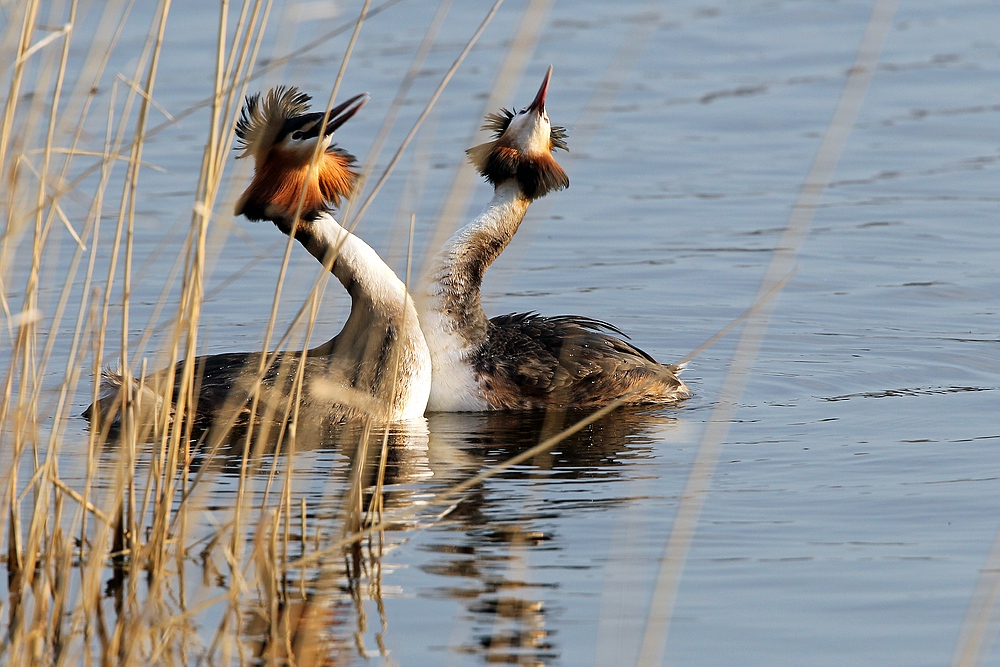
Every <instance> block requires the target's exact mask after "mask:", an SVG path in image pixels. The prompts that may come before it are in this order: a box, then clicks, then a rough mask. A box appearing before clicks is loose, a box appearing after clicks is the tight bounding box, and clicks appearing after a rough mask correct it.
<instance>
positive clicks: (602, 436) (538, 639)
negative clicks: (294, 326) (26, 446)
mask: <svg viewBox="0 0 1000 667" xmlns="http://www.w3.org/2000/svg"><path fill="white" fill-rule="evenodd" d="M583 416H585V414H580V413H575V412H549V413H548V414H545V413H538V412H527V413H502V412H492V413H439V414H431V415H429V416H428V417H427V419H426V421H425V420H417V421H415V422H412V423H410V422H408V423H406V424H405V425H396V426H394V427H393V428H392V429H390V430H389V432H388V435H387V436H386V435H385V434H384V431H383V430H382V429H380V428H379V427H374V428H372V429H371V430H370V431H369V432H368V433H367V434H364V432H363V430H362V429H355V430H350V429H345V428H343V426H342V425H341V426H339V427H337V428H326V427H325V426H324V425H323V424H322V423H314V422H310V420H309V419H308V418H307V417H308V415H304V416H303V417H304V418H303V420H302V423H301V424H300V425H299V426H300V428H299V429H297V430H296V431H295V435H296V437H295V438H291V436H290V434H289V432H288V430H287V428H286V429H285V431H282V428H281V426H280V425H277V426H275V427H274V428H271V429H268V430H267V432H266V433H267V434H268V435H267V437H266V438H260V439H258V438H251V439H250V440H251V442H253V443H255V444H256V446H257V447H256V451H253V452H249V453H247V452H245V451H244V450H243V448H242V446H241V445H240V444H239V443H238V442H227V443H225V446H224V447H219V448H218V449H217V451H216V452H215V454H214V455H212V456H210V455H209V454H207V453H205V452H201V453H200V454H198V455H196V456H194V458H193V460H196V461H198V462H199V464H197V465H192V466H191V468H190V472H191V474H192V478H193V477H195V476H198V475H200V481H199V483H198V485H197V486H196V487H195V489H194V492H193V493H192V495H191V496H190V498H189V499H188V501H187V506H186V511H188V512H190V513H191V514H192V516H195V515H198V516H204V515H205V514H209V515H211V516H212V517H213V519H212V521H211V522H212V524H214V525H215V526H223V528H222V529H221V530H222V531H223V532H224V531H225V530H227V528H225V526H226V523H227V521H228V520H229V519H228V516H229V515H230V513H231V512H232V511H233V507H234V506H235V505H236V503H237V502H238V501H237V497H238V495H237V493H236V488H237V485H236V483H235V480H236V479H237V478H238V477H239V476H240V475H241V471H242V474H243V475H245V478H244V479H245V482H244V483H245V489H246V491H245V499H244V501H243V503H244V504H243V508H244V512H245V514H244V518H243V519H242V526H243V527H242V528H241V530H242V532H243V539H244V545H245V547H244V548H245V551H244V553H246V554H247V557H244V560H243V561H242V562H249V563H251V564H252V567H250V568H249V569H250V570H251V571H252V577H253V579H251V584H250V585H249V586H246V587H245V588H244V590H245V591H246V593H243V594H240V595H238V596H233V595H230V594H229V592H231V590H232V586H234V585H235V584H234V583H233V582H234V579H233V575H232V574H230V573H231V572H232V563H231V562H230V561H229V560H228V556H227V555H226V550H225V549H224V548H218V544H217V543H213V542H212V541H213V540H218V538H217V537H215V536H214V535H213V534H206V535H205V536H204V538H202V539H203V543H205V544H207V545H208V546H205V547H204V548H203V550H202V552H201V558H200V559H197V558H196V556H197V554H198V548H201V547H198V548H195V549H192V550H190V553H191V556H192V557H190V558H187V559H186V566H185V574H184V575H183V576H184V582H185V583H184V584H182V585H183V586H185V587H186V588H187V591H188V595H190V594H191V591H193V590H196V589H197V588H198V587H199V585H200V587H201V589H203V593H200V594H199V597H200V596H201V595H204V596H205V597H208V596H210V595H216V596H220V597H221V598H223V599H227V600H231V602H226V603H224V604H227V605H228V604H233V605H237V608H238V611H236V613H237V615H238V618H239V619H240V623H239V627H240V632H239V642H240V644H241V645H242V647H243V648H242V650H244V651H245V652H246V653H247V654H249V655H253V656H256V658H257V659H258V660H260V661H262V662H263V663H265V664H274V663H278V664H281V663H284V662H288V663H291V662H294V663H295V664H298V665H310V664H315V665H321V664H326V665H331V664H345V663H351V662H352V661H356V660H357V657H358V656H359V655H360V656H364V657H371V656H372V655H386V654H391V652H392V649H393V644H394V638H393V633H392V629H393V621H394V619H393V616H392V612H393V605H392V604H391V603H392V598H393V597H398V596H399V595H401V594H402V595H407V596H412V595H415V594H416V595H428V594H429V595H432V596H434V597H437V598H441V597H444V598H450V599H452V600H454V601H455V602H456V603H458V604H460V605H461V606H463V607H464V608H465V609H467V611H468V614H467V615H465V617H466V618H470V619H471V626H470V628H469V629H468V631H467V632H466V633H465V638H464V639H460V640H457V641H456V642H454V643H455V644H457V645H455V646H452V650H455V651H458V652H461V653H471V654H475V655H478V656H480V657H482V658H483V659H485V660H486V661H489V662H501V663H516V664H535V663H547V662H550V661H552V660H555V659H558V656H559V654H560V647H559V642H558V638H557V637H554V636H552V635H551V634H550V632H549V630H548V628H549V627H551V625H552V617H553V614H556V615H558V614H563V613H565V611H563V610H560V609H559V608H558V607H556V608H553V607H550V606H549V605H548V603H547V596H548V593H547V591H548V590H549V589H551V588H552V587H553V586H555V585H556V584H555V581H556V580H557V577H556V576H553V577H552V579H551V580H546V579H545V577H546V572H547V571H550V570H549V569H547V568H537V567H533V568H531V569H530V570H529V568H528V567H527V563H528V562H529V560H530V559H531V558H532V556H531V554H532V552H534V551H537V550H541V551H544V552H546V554H547V555H546V556H545V557H546V558H550V557H551V552H553V551H560V550H562V549H564V548H565V547H564V546H563V545H564V544H565V542H566V537H567V536H564V535H561V534H559V533H558V532H556V531H555V530H554V529H553V526H560V525H564V523H565V522H564V521H562V520H556V519H559V518H563V519H565V518H567V517H571V516H572V514H573V513H577V512H581V511H594V510H595V509H603V508H607V507H614V506H620V505H623V504H626V503H628V502H629V498H625V497H617V496H615V495H614V494H613V493H612V492H611V491H610V489H609V487H607V486H605V484H604V483H605V482H610V481H615V480H618V479H622V478H623V477H626V478H627V470H628V467H629V466H631V465H634V464H636V463H639V462H641V461H642V460H643V459H645V458H648V457H649V455H650V452H651V451H652V448H653V446H654V443H658V442H662V440H663V431H664V429H665V428H670V426H671V424H672V423H673V421H674V420H673V419H671V418H670V417H669V416H668V415H667V413H665V412H663V411H656V410H653V411H649V410H643V409H638V408H630V409H622V410H618V411H616V412H613V413H612V414H610V415H608V416H606V417H604V418H602V419H599V420H597V421H596V422H595V423H593V424H591V425H589V426H588V427H586V428H585V429H584V430H582V431H581V432H579V433H577V434H575V435H573V436H571V437H569V438H568V439H566V440H565V441H563V442H561V443H559V444H558V445H557V446H556V447H555V448H553V450H552V451H551V452H547V453H544V454H540V455H538V456H536V457H535V458H534V459H531V460H529V461H526V462H524V463H522V464H520V465H518V466H515V467H513V468H510V469H508V470H505V471H503V472H502V473H499V475H498V476H497V477H495V478H493V479H491V480H488V481H486V482H483V483H480V484H478V485H476V486H475V487H473V488H471V489H469V490H468V491H466V492H464V493H462V494H461V495H460V496H456V497H452V498H450V499H449V500H448V501H447V503H444V504H439V505H429V504H428V501H431V500H433V499H434V498H435V496H437V494H441V493H442V492H444V491H447V490H448V489H450V488H451V487H452V486H454V485H455V484H456V483H459V482H461V481H464V480H466V479H469V478H470V477H472V476H474V475H476V474H478V473H480V472H482V471H484V470H486V469H488V468H489V467H491V466H493V465H497V464H500V463H503V462H504V461H506V460H508V459H509V458H511V457H512V456H515V455H517V454H520V453H522V452H525V451H526V450H528V449H530V448H531V447H533V446H534V445H536V444H538V442H539V441H541V440H542V439H544V438H545V437H548V436H549V435H552V434H554V433H555V432H557V431H558V430H560V429H561V428H562V427H563V426H564V425H569V424H571V423H573V422H575V421H576V420H578V419H579V418H581V417H583ZM280 433H284V436H283V437H284V440H283V441H282V444H281V447H280V453H279V455H278V456H274V455H273V452H274V451H276V450H278V449H279V447H278V438H277V437H276V436H277V434H280ZM236 435H242V434H236ZM362 436H364V437H362ZM237 439H238V438H236V437H235V436H234V440H237ZM239 442H245V440H241V441H239ZM359 444H363V446H362V447H359ZM245 454H246V456H244V455H245ZM149 456H152V454H149ZM199 457H200V458H199ZM244 460H245V461H246V463H244ZM106 461H107V462H108V463H110V462H111V457H110V456H107V458H106ZM361 461H365V465H364V466H363V467H361V466H360V462H361ZM199 465H200V467H199ZM244 465H245V466H246V467H245V468H244V467H243V466H244ZM359 469H361V470H363V473H361V474H359V473H358V470H359ZM632 474H634V473H632ZM109 475H110V471H109ZM286 475H287V476H289V477H288V484H287V487H286V489H287V490H285V489H283V488H282V486H283V484H284V483H285V482H284V480H285V476H286ZM142 477H144V475H136V477H135V478H136V479H140V478H142ZM110 479H112V478H111V477H110V476H107V477H105V480H106V481H107V480H110ZM578 481H586V484H584V485H580V484H577V482H578ZM525 482H527V483H525ZM582 488H586V493H584V492H583V491H581V489H582ZM602 489H603V490H602ZM139 491H141V489H139ZM286 493H287V494H288V495H287V497H285V494H286ZM268 494H270V495H268ZM581 494H582V496H581ZM448 503H450V504H448ZM300 508H301V509H300ZM279 509H281V510H283V511H284V514H283V515H279V514H278V510H279ZM378 521H381V522H382V523H380V524H379V527H377V529H376V530H374V531H373V532H371V533H370V534H368V535H366V536H365V537H364V538H363V539H361V540H360V541H356V542H353V543H352V544H351V545H349V546H348V547H347V548H345V549H334V550H330V551H329V552H328V553H327V554H325V557H324V558H322V559H321V560H318V561H312V562H310V563H308V564H304V565H302V566H299V565H297V564H296V563H297V561H298V559H300V558H301V557H303V556H311V555H313V554H316V553H317V552H318V551H321V550H325V549H328V548H329V547H330V545H331V544H334V543H335V542H337V541H338V540H339V539H340V538H341V537H342V536H343V534H344V533H345V532H350V530H352V529H357V528H363V527H365V526H367V525H368V524H369V523H371V522H378ZM189 523H190V525H192V526H193V525H195V524H197V525H198V526H199V528H197V530H204V531H205V532H206V533H211V532H212V531H214V530H215V529H214V528H212V527H211V526H209V522H205V521H203V520H199V521H195V520H193V519H191V520H189ZM416 529H429V530H430V532H429V533H427V534H425V535H424V537H423V538H422V539H423V541H424V542H423V543H424V545H425V546H423V547H421V548H422V549H423V548H426V550H427V551H429V552H430V556H429V557H428V558H425V559H424V561H425V564H424V565H423V566H422V570H423V571H424V572H426V573H429V574H432V575H437V576H440V577H444V579H441V580H440V581H441V584H440V585H439V586H437V587H436V588H432V589H431V591H430V592H429V593H428V592H427V591H426V590H425V591H401V590H400V588H399V586H400V584H399V583H397V582H395V581H393V577H392V574H391V573H392V572H394V571H395V567H394V565H393V563H392V561H391V559H392V556H391V554H392V553H393V549H394V548H396V547H398V546H399V545H400V544H402V543H404V542H405V541H406V540H408V539H409V538H410V537H411V536H412V534H413V531H414V530H416ZM140 530H141V527H140ZM189 530H194V529H189ZM188 537H189V540H188V541H189V543H190V541H191V539H198V538H195V537H194V536H192V535H189V536H188ZM225 539H226V540H228V537H226V538H225ZM287 564H291V565H290V566H289V567H286V565H287ZM529 572H530V574H529ZM123 583H124V582H123V581H122V580H121V579H120V578H119V579H117V583H115V582H114V581H109V582H108V585H109V591H108V592H109V594H113V591H111V590H110V589H111V588H118V587H119V586H121V585H122V584H123ZM166 585H168V586H173V585H175V584H174V583H172V582H171V583H168V584H166ZM178 585H181V584H178ZM220 593H221V594H222V595H220ZM176 597H177V598H178V599H180V598H182V597H183V596H181V595H179V594H178V595H177V596H176ZM165 611H167V610H165ZM182 611H183V610H182V609H180V608H178V609H175V610H174V611H173V612H172V613H181V612H182ZM460 617H461V616H460ZM396 622H397V623H399V620H398V619H397V621H396ZM446 636H458V637H461V636H462V635H461V634H458V635H456V634H455V633H454V632H451V633H449V635H446ZM445 642H447V640H446V639H444V640H443V643H445ZM396 648H397V649H398V648H399V647H396Z"/></svg>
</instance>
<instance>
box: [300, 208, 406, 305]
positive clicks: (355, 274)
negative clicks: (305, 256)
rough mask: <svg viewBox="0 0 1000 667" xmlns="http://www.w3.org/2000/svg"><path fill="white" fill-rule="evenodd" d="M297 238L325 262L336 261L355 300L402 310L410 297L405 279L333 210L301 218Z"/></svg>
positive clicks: (337, 271) (340, 276)
mask: <svg viewBox="0 0 1000 667" xmlns="http://www.w3.org/2000/svg"><path fill="white" fill-rule="evenodd" d="M282 231H285V230H282ZM286 233H287V232H286ZM295 240H297V241H298V242H299V243H301V244H302V245H303V246H304V247H305V249H306V250H308V251H309V253H310V254H311V255H312V256H313V257H315V258H316V259H318V260H319V261H320V262H322V263H323V264H324V265H326V266H329V265H330V263H331V262H332V263H333V268H332V271H333V275H335V276H336V277H337V280H339V281H340V283H341V284H342V285H343V286H344V289H346V290H347V291H348V292H349V293H350V295H351V298H352V299H354V300H355V301H361V302H366V303H367V304H368V307H371V308H374V309H375V310H378V311H382V312H386V313H393V314H396V313H399V312H401V311H402V309H403V307H404V298H405V297H406V286H405V285H403V281H401V280H400V279H399V278H398V277H397V276H396V273H395V272H394V271H393V270H392V269H390V268H389V267H388V266H387V265H386V263H385V262H384V261H382V258H381V257H379V255H378V253H377V252H375V251H374V250H373V249H372V247H371V246H369V245H368V244H367V243H365V242H364V241H362V240H361V239H360V238H358V237H357V236H355V235H354V234H352V233H351V232H349V231H347V230H346V229H344V228H343V227H342V226H341V225H340V223H339V222H337V221H336V219H334V217H333V216H332V215H330V214H329V213H325V212H321V213H320V214H319V215H317V216H316V218H315V219H314V220H310V221H299V222H298V225H297V227H296V229H295Z"/></svg>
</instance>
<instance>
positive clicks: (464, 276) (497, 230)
mask: <svg viewBox="0 0 1000 667" xmlns="http://www.w3.org/2000/svg"><path fill="white" fill-rule="evenodd" d="M530 203H531V201H530V200H529V199H528V198H526V197H525V196H524V193H523V191H522V189H521V187H520V186H519V185H518V184H517V181H516V180H514V179H510V180H507V181H504V182H503V183H501V184H500V185H498V186H497V187H496V189H495V190H494V193H493V199H491V200H490V203H489V204H487V205H486V208H485V209H483V212H482V213H480V214H479V215H478V216H477V217H476V218H475V219H474V220H473V221H472V222H470V223H469V224H467V225H466V226H465V227H463V228H462V229H460V230H458V232H456V233H455V235H454V236H452V237H451V239H450V240H449V241H448V243H447V244H445V247H444V248H443V249H442V250H441V252H439V253H438V254H437V256H436V257H435V258H434V260H433V262H432V264H431V267H430V270H429V271H428V273H427V278H426V293H425V295H424V300H423V303H422V306H423V307H422V308H421V310H422V311H424V312H428V313H436V314H437V315H438V316H439V317H440V318H443V319H445V320H446V322H440V323H439V324H438V326H444V327H445V328H447V329H448V331H447V333H452V334H454V333H457V334H458V335H460V336H462V337H463V338H464V339H465V340H466V342H467V343H473V342H475V341H477V340H481V339H482V338H483V337H485V335H486V325H487V320H486V314H485V313H484V312H483V305H482V296H481V292H480V288H481V286H482V283H483V276H484V275H485V273H486V269H488V268H489V267H490V265H492V264H493V262H494V261H495V260H496V258H497V257H499V256H500V253H501V252H503V250H504V248H506V247H507V244H509V243H510V241H511V239H512V238H514V234H515V233H516V232H517V228H518V227H519V226H520V224H521V221H522V220H523V219H524V214H525V213H526V212H527V210H528V206H529V204H530ZM426 333H427V336H428V338H429V339H430V337H431V336H432V334H431V333H430V332H429V331H428V332H426ZM435 333H441V332H435ZM432 348H433V344H432Z"/></svg>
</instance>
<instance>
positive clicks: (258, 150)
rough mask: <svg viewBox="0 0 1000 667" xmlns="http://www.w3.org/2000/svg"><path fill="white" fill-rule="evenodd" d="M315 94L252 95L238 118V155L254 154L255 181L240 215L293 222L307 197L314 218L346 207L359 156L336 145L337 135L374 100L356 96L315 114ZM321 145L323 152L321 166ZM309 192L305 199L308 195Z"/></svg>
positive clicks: (305, 209)
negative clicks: (312, 109)
mask: <svg viewBox="0 0 1000 667" xmlns="http://www.w3.org/2000/svg"><path fill="white" fill-rule="evenodd" d="M310 99H311V98H310V97H309V95H306V94H305V93H303V92H300V91H299V90H298V88H295V87H288V88H286V87H284V86H278V87H277V88H272V89H271V90H270V91H268V93H267V95H266V96H265V97H264V99H263V100H261V96H260V94H259V93H258V94H256V95H248V96H247V98H246V104H245V105H244V107H243V110H242V112H241V113H240V118H239V120H238V121H237V122H236V136H237V139H238V145H237V149H238V150H240V151H241V152H240V154H239V155H237V156H236V157H237V158H243V157H247V156H253V159H254V172H255V173H254V179H253V182H252V183H251V184H250V186H249V187H248V188H247V189H246V191H245V192H244V193H243V195H242V196H241V197H240V199H239V201H238V202H237V203H236V210H235V213H236V215H240V214H243V215H246V216H247V217H248V218H249V219H251V220H262V219H268V220H276V219H282V220H290V219H291V218H293V217H294V216H295V212H296V210H297V209H298V208H299V201H300V199H302V208H301V211H300V216H299V217H301V218H302V219H311V218H314V217H315V216H316V215H318V214H319V213H320V212H322V211H326V210H327V209H328V208H329V206H330V205H331V204H332V205H333V206H339V205H340V198H341V197H345V196H349V195H350V193H351V191H352V190H353V189H354V186H355V183H356V181H357V176H358V175H357V172H355V171H354V163H355V158H354V156H353V155H351V154H350V153H348V152H347V151H345V150H343V149H341V148H338V147H337V146H333V145H331V144H332V141H333V133H334V131H336V130H337V128H339V127H340V126H341V125H343V124H344V123H345V122H347V121H348V120H349V119H350V118H351V117H352V116H353V115H354V114H356V113H357V112H358V111H359V110H360V109H361V107H363V106H364V105H365V103H366V102H368V93H362V94H360V95H355V96H354V97H352V98H351V99H349V100H347V101H346V102H344V103H343V104H340V105H338V106H336V107H334V108H333V109H331V110H330V115H329V117H328V118H327V121H326V124H324V123H323V114H322V113H319V112H309V101H310ZM317 144H320V148H319V150H320V153H319V156H318V158H316V161H315V164H314V163H313V157H314V155H315V154H316V150H317ZM303 191H304V197H303Z"/></svg>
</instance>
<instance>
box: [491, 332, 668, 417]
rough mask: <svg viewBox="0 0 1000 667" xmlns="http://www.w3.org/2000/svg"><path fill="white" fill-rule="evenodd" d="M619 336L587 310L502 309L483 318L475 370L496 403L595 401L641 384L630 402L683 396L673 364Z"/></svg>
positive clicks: (585, 404)
mask: <svg viewBox="0 0 1000 667" xmlns="http://www.w3.org/2000/svg"><path fill="white" fill-rule="evenodd" d="M624 338H625V334H623V333H622V332H621V331H620V330H619V329H618V328H616V327H614V326H613V325H611V324H608V323H607V322H602V321H600V320H595V319H591V318H588V317H579V316H574V315H561V316H557V317H543V316H541V315H538V314H537V313H514V314H509V315H501V316H499V317H494V318H493V319H491V320H490V322H489V329H488V336H487V342H486V344H485V345H484V346H483V348H482V349H481V351H480V354H479V355H478V358H477V359H476V363H475V366H476V372H477V376H478V377H479V381H480V383H481V385H482V386H483V389H484V394H485V395H486V397H487V400H488V401H489V402H490V404H491V406H492V407H495V408H500V409H534V408H545V407H556V406H559V407H581V408H591V407H597V406H601V405H606V404H607V403H609V402H611V401H613V400H615V399H617V398H619V397H621V396H623V395H625V394H628V393H629V392H631V391H633V390H635V389H636V388H638V387H640V386H642V385H646V388H645V389H644V390H642V391H641V392H640V393H639V394H638V395H637V396H636V397H635V399H634V400H631V401H630V403H662V402H673V401H677V400H679V399H680V398H684V397H686V396H687V387H685V386H684V384H683V383H682V382H681V381H680V380H679V379H678V378H677V375H676V369H675V368H673V367H671V366H666V365H663V364H660V363H658V362H657V361H656V360H655V359H653V357H651V356H650V355H649V354H647V353H646V352H644V351H642V350H640V349H639V348H637V347H636V346H635V345H633V344H632V343H630V342H628V341H627V340H624Z"/></svg>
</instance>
